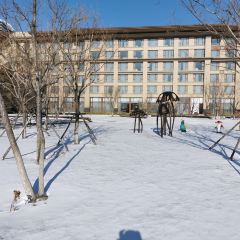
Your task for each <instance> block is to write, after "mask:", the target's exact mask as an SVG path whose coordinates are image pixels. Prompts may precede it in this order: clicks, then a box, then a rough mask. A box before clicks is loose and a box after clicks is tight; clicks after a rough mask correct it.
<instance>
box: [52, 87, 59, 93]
mask: <svg viewBox="0 0 240 240" xmlns="http://www.w3.org/2000/svg"><path fill="white" fill-rule="evenodd" d="M51 93H52V94H58V93H59V86H52V87H51Z"/></svg>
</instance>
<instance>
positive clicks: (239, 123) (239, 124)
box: [209, 121, 240, 160]
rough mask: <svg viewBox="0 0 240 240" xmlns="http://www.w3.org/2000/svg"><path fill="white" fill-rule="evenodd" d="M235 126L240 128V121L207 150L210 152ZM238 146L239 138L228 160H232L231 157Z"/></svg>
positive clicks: (239, 143)
mask: <svg viewBox="0 0 240 240" xmlns="http://www.w3.org/2000/svg"><path fill="white" fill-rule="evenodd" d="M237 126H240V121H239V122H237V123H236V124H235V125H234V126H233V127H232V128H230V129H229V130H228V131H227V132H226V133H225V134H223V135H222V137H220V138H219V139H218V140H217V141H216V142H215V143H214V144H213V145H212V146H211V147H210V148H209V150H212V149H213V148H214V147H215V146H216V145H217V144H218V143H219V142H220V141H221V140H222V139H223V138H225V137H226V136H228V135H229V133H230V132H232V131H233V130H234V129H235V128H236V127H237ZM239 145H240V137H238V140H237V143H236V145H235V147H234V149H233V151H232V154H231V156H230V159H231V160H233V156H234V154H235V153H236V151H237V149H238V146H239Z"/></svg>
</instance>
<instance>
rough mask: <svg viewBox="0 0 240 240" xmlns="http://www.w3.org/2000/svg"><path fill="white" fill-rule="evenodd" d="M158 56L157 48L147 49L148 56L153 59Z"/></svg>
mask: <svg viewBox="0 0 240 240" xmlns="http://www.w3.org/2000/svg"><path fill="white" fill-rule="evenodd" d="M157 57H158V51H157V50H149V51H148V58H150V59H155V58H157Z"/></svg>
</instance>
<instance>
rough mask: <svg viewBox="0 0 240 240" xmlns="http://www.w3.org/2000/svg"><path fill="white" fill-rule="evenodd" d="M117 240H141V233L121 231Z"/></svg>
mask: <svg viewBox="0 0 240 240" xmlns="http://www.w3.org/2000/svg"><path fill="white" fill-rule="evenodd" d="M117 240H142V237H141V233H140V232H139V231H135V230H121V231H120V232H119V238H118V239H117Z"/></svg>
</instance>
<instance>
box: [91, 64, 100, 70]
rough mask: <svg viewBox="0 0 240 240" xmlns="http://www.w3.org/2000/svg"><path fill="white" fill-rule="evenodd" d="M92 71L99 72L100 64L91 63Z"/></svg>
mask: <svg viewBox="0 0 240 240" xmlns="http://www.w3.org/2000/svg"><path fill="white" fill-rule="evenodd" d="M90 70H91V72H98V71H99V70H100V65H99V63H91V65H90Z"/></svg>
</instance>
